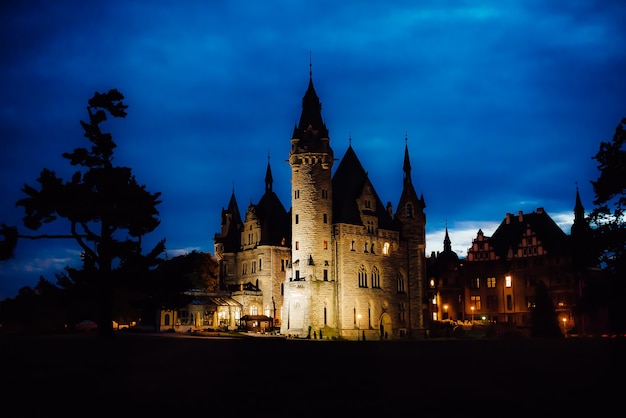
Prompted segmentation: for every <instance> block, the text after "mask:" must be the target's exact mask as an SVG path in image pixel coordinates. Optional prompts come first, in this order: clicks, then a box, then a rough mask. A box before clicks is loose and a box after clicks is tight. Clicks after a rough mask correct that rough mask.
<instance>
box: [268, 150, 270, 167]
mask: <svg viewBox="0 0 626 418" xmlns="http://www.w3.org/2000/svg"><path fill="white" fill-rule="evenodd" d="M267 163H268V164H269V163H270V149H269V148H268V149H267Z"/></svg>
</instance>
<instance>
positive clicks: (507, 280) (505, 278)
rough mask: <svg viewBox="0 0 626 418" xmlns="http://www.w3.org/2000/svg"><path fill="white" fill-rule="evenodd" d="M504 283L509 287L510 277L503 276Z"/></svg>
mask: <svg viewBox="0 0 626 418" xmlns="http://www.w3.org/2000/svg"><path fill="white" fill-rule="evenodd" d="M504 282H505V286H506V287H511V276H510V275H507V276H504Z"/></svg>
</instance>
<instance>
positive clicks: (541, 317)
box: [530, 280, 562, 337]
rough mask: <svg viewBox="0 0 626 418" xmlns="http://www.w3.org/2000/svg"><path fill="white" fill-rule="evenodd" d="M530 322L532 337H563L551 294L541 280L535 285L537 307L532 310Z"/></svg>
mask: <svg viewBox="0 0 626 418" xmlns="http://www.w3.org/2000/svg"><path fill="white" fill-rule="evenodd" d="M530 321H531V330H530V334H531V336H532V337H561V336H562V333H561V330H560V328H559V320H558V318H557V316H556V311H555V310H554V305H553V304H552V299H551V298H550V293H549V292H548V288H547V287H546V285H545V283H544V282H543V281H541V280H540V281H538V282H537V284H536V285H535V305H534V306H533V307H532V308H531V310H530Z"/></svg>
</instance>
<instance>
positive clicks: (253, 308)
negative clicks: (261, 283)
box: [250, 305, 259, 315]
mask: <svg viewBox="0 0 626 418" xmlns="http://www.w3.org/2000/svg"><path fill="white" fill-rule="evenodd" d="M258 313H259V308H257V307H256V305H252V306H250V315H258Z"/></svg>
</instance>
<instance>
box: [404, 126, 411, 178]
mask: <svg viewBox="0 0 626 418" xmlns="http://www.w3.org/2000/svg"><path fill="white" fill-rule="evenodd" d="M408 142H409V138H408V136H407V135H406V134H405V135H404V166H403V167H402V170H403V171H404V185H405V186H406V185H407V184H411V159H410V158H409V144H408Z"/></svg>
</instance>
